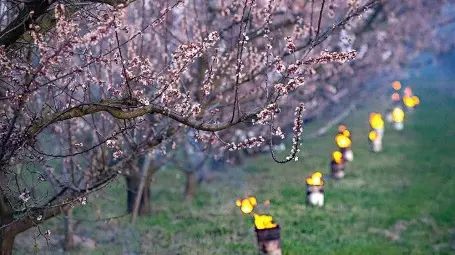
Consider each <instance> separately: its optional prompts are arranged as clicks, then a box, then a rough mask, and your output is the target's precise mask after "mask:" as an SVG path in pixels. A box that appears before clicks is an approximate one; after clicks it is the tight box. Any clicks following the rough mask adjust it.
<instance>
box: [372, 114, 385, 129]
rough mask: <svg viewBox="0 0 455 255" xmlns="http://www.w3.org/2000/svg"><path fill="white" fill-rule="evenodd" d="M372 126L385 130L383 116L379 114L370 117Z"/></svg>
mask: <svg viewBox="0 0 455 255" xmlns="http://www.w3.org/2000/svg"><path fill="white" fill-rule="evenodd" d="M370 125H371V127H372V128H374V129H381V128H384V120H383V119H382V115H381V114H379V113H373V114H372V115H370Z"/></svg>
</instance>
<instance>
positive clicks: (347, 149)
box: [335, 133, 354, 162]
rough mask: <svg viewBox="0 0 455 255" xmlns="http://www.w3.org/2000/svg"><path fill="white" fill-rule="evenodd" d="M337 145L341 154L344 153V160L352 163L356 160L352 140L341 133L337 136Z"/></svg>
mask: <svg viewBox="0 0 455 255" xmlns="http://www.w3.org/2000/svg"><path fill="white" fill-rule="evenodd" d="M335 143H336V144H337V146H338V147H339V148H340V151H341V153H343V159H345V160H346V161H348V162H351V161H352V160H353V159H354V153H352V150H351V143H352V142H351V139H350V138H349V137H347V136H346V135H344V134H343V133H340V134H337V135H336V136H335Z"/></svg>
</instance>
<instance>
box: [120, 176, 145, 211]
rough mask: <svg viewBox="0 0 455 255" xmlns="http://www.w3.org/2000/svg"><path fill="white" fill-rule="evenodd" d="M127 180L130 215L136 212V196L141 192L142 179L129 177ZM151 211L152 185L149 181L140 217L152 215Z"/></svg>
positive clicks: (140, 208) (142, 199)
mask: <svg viewBox="0 0 455 255" xmlns="http://www.w3.org/2000/svg"><path fill="white" fill-rule="evenodd" d="M125 179H126V189H127V211H128V212H129V213H132V212H133V210H134V201H135V200H136V194H137V192H138V191H139V185H140V183H141V179H140V178H138V177H135V176H127V177H125ZM151 211H152V208H151V206H150V183H149V182H148V181H147V182H146V183H145V186H144V190H143V192H142V196H141V202H140V204H139V210H138V215H146V214H150V213H151Z"/></svg>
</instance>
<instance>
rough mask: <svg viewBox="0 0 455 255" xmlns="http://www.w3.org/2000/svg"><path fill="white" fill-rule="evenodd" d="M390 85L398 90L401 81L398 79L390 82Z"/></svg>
mask: <svg viewBox="0 0 455 255" xmlns="http://www.w3.org/2000/svg"><path fill="white" fill-rule="evenodd" d="M392 87H393V89H394V90H400V89H401V82H399V81H394V82H392Z"/></svg>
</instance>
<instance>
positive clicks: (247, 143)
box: [226, 136, 265, 151]
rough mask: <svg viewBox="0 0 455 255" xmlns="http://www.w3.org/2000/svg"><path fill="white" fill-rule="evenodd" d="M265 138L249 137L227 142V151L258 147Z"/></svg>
mask: <svg viewBox="0 0 455 255" xmlns="http://www.w3.org/2000/svg"><path fill="white" fill-rule="evenodd" d="M264 141H265V139H264V138H263V137H262V136H258V137H251V138H248V139H245V140H244V141H243V142H240V143H237V144H236V143H228V144H227V145H226V148H227V149H228V150H229V151H235V150H241V149H248V148H254V147H260V146H261V145H262V144H263V143H264Z"/></svg>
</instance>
